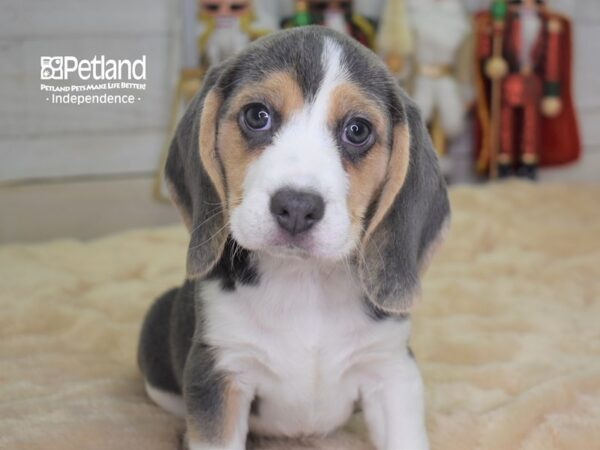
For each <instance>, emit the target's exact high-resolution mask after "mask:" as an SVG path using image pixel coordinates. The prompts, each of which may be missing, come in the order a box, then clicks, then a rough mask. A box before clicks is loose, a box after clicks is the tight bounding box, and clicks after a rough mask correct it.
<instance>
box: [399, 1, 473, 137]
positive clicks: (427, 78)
mask: <svg viewBox="0 0 600 450" xmlns="http://www.w3.org/2000/svg"><path fill="white" fill-rule="evenodd" d="M408 15H409V22H410V26H411V28H412V29H413V32H414V37H415V43H414V45H415V48H414V53H415V62H416V67H415V68H414V70H415V87H414V92H413V97H414V99H415V101H416V102H417V104H418V105H419V107H420V108H421V112H422V114H423V117H424V119H425V120H426V121H427V122H431V121H432V120H433V119H434V117H435V115H436V114H437V118H438V119H439V121H440V124H441V128H442V131H443V132H444V134H445V137H446V138H453V137H456V136H457V135H459V134H460V133H461V131H462V129H463V126H464V115H465V102H464V100H463V96H462V93H461V89H460V86H459V85H458V82H457V81H456V79H455V77H454V76H453V70H454V65H455V61H456V57H457V53H458V51H459V49H460V47H461V44H462V43H463V42H464V40H465V38H466V37H467V35H468V33H469V21H468V18H467V15H466V13H465V11H464V9H463V6H462V3H461V2H460V1H459V0H409V1H408Z"/></svg>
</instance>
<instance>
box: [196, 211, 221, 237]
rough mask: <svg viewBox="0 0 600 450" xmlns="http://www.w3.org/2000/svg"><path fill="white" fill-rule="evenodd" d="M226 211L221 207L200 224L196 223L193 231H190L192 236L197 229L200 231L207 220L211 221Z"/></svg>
mask: <svg viewBox="0 0 600 450" xmlns="http://www.w3.org/2000/svg"><path fill="white" fill-rule="evenodd" d="M223 211H224V209H223V208H220V209H219V210H218V211H216V212H215V213H214V214H212V215H210V216H208V217H207V218H206V219H204V220H203V221H202V222H201V223H199V224H198V225H196V226H195V227H194V228H193V229H192V231H190V236H191V235H193V234H194V233H195V232H196V231H198V230H199V229H200V228H201V227H202V226H203V225H204V224H206V223H207V222H209V221H211V220H212V219H214V218H215V217H217V216H218V215H219V214H222V213H223Z"/></svg>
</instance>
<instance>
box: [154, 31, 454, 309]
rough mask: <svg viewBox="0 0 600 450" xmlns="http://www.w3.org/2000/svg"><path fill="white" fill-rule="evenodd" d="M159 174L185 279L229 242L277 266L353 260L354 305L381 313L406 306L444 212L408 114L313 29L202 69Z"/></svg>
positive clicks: (374, 65)
mask: <svg viewBox="0 0 600 450" xmlns="http://www.w3.org/2000/svg"><path fill="white" fill-rule="evenodd" d="M409 161H410V164H409ZM165 171H166V176H167V180H168V182H169V185H170V187H171V191H172V196H173V199H174V201H175V203H176V204H177V205H178V206H179V208H180V210H181V212H182V216H183V218H184V220H185V221H186V223H187V224H188V226H189V228H190V245H189V248H188V264H187V269H188V276H190V277H198V276H204V275H206V274H208V273H209V272H210V271H211V269H212V268H214V267H216V266H215V265H216V264H218V263H219V262H222V260H223V250H224V248H225V244H226V242H227V241H228V239H229V238H230V237H232V238H233V239H234V240H235V241H237V243H238V244H239V245H240V246H241V247H243V248H245V249H247V250H250V251H255V252H264V253H269V254H273V255H277V256H283V257H296V258H313V259H316V260H327V261H337V260H340V259H342V258H345V257H347V256H349V255H353V256H354V255H357V256H359V257H357V258H354V257H353V258H350V260H349V262H350V264H349V266H351V267H354V268H355V269H356V276H357V277H358V279H359V280H360V282H361V284H362V286H363V289H364V293H365V296H366V297H367V298H368V299H369V300H370V301H371V302H372V303H373V304H375V305H376V306H377V307H378V308H379V309H381V310H383V311H386V312H391V313H398V312H403V311H406V310H407V309H408V308H410V305H411V304H412V302H413V300H414V298H416V297H417V296H418V293H419V274H420V273H421V271H422V270H423V269H424V267H425V266H426V263H427V261H428V260H429V256H430V254H431V251H432V249H433V248H435V247H436V246H435V245H434V244H435V243H436V242H437V241H438V237H439V236H440V234H441V231H442V230H443V229H444V224H445V223H447V221H448V217H449V214H450V209H449V204H448V197H447V193H446V187H445V183H444V180H443V177H442V176H441V174H440V172H439V168H438V164H437V160H436V156H435V152H434V150H433V148H432V147H431V141H430V139H429V137H428V135H427V130H426V128H425V126H424V125H423V121H422V120H421V118H420V117H419V113H418V110H417V108H416V106H415V105H414V103H413V102H411V101H410V100H409V99H408V98H407V97H406V96H405V95H404V93H403V92H402V91H401V90H400V89H399V87H398V86H397V84H396V81H395V80H394V79H393V78H392V77H391V75H390V74H389V72H388V71H387V69H386V68H385V66H384V65H383V64H382V63H381V61H380V60H379V59H378V58H377V57H376V56H375V55H374V54H373V53H372V52H371V51H369V50H367V49H366V48H364V47H362V46H361V45H360V44H358V43H356V42H355V41H353V40H351V39H349V38H346V37H345V36H343V35H341V34H339V33H335V32H333V31H330V30H327V29H325V28H324V27H304V28H298V29H294V30H289V31H285V32H281V33H275V34H273V35H271V36H268V37H267V38H263V39H260V40H258V41H256V42H254V43H253V44H251V45H250V46H249V47H248V48H247V49H246V50H244V51H243V52H242V53H240V54H239V55H237V56H235V57H234V58H233V59H231V60H228V61H226V62H225V63H223V64H222V65H221V66H219V67H217V68H215V69H213V70H211V71H210V72H209V73H208V74H207V76H206V79H205V81H204V85H203V87H202V90H201V92H200V93H199V94H198V95H197V96H196V98H195V99H194V101H193V102H192V104H191V105H190V107H189V108H188V110H187V112H186V114H185V116H184V117H183V119H182V120H181V122H180V124H179V126H178V129H177V133H176V135H175V137H174V139H173V142H172V144H171V149H170V151H169V156H168V158H167V163H166V167H165Z"/></svg>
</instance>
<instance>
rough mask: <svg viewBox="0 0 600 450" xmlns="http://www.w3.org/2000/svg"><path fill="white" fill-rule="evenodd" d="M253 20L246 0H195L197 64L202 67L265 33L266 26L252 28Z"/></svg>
mask: <svg viewBox="0 0 600 450" xmlns="http://www.w3.org/2000/svg"><path fill="white" fill-rule="evenodd" d="M253 20H254V15H253V12H252V5H251V1H250V0H199V1H198V21H199V22H200V24H201V27H202V30H201V32H200V36H199V38H198V49H199V50H200V57H201V60H200V64H201V65H202V66H205V67H210V66H213V65H215V64H218V63H220V62H221V61H224V60H225V59H227V58H229V57H230V56H232V55H234V54H235V53H237V52H239V51H240V50H242V49H243V48H244V47H246V46H247V45H248V44H249V43H250V41H252V40H254V39H256V38H258V37H260V36H262V35H264V34H267V32H268V30H256V29H254V28H253V27H252V21H253Z"/></svg>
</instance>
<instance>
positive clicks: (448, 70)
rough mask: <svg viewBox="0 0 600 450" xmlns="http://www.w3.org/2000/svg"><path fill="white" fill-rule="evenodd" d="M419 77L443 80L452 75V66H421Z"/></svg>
mask: <svg viewBox="0 0 600 450" xmlns="http://www.w3.org/2000/svg"><path fill="white" fill-rule="evenodd" d="M418 72H419V75H423V76H424V77H429V78H442V77H447V76H450V75H452V66H449V65H440V64H421V65H420V66H419V67H418Z"/></svg>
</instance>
